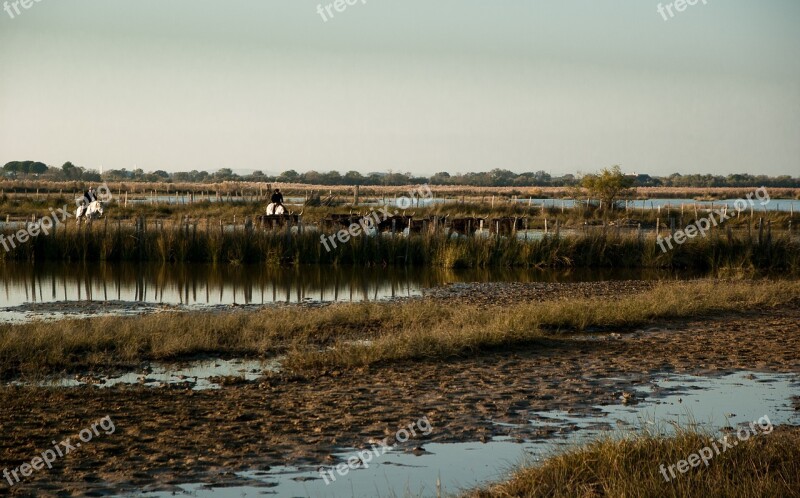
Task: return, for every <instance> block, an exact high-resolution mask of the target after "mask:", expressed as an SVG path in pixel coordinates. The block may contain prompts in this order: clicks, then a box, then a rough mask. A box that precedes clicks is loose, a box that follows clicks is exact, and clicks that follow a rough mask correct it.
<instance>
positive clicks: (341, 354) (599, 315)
mask: <svg viewBox="0 0 800 498" xmlns="http://www.w3.org/2000/svg"><path fill="white" fill-rule="evenodd" d="M798 296H800V282H797V281H766V280H764V281H752V282H751V281H730V282H725V284H724V285H720V284H719V282H715V281H708V280H698V281H689V282H669V283H662V284H659V285H658V286H656V287H655V288H654V289H653V291H652V292H649V293H646V294H638V295H630V296H621V297H615V298H594V299H570V300H562V301H558V300H554V301H543V302H539V303H520V304H517V305H514V306H506V307H503V308H502V310H497V312H495V310H492V309H483V310H482V309H477V308H476V307H475V305H474V304H467V303H460V302H454V303H452V304H449V305H442V303H441V302H435V301H427V300H423V301H411V302H406V303H359V304H344V305H334V306H328V307H323V308H315V309H305V308H297V307H290V308H284V309H263V310H259V311H239V312H231V313H205V312H203V313H200V312H195V313H177V312H176V313H159V314H154V315H146V316H141V317H96V318H92V319H91V320H61V321H57V322H53V323H50V322H35V323H28V324H17V325H10V324H3V325H0V377H5V378H8V377H14V376H19V375H30V376H38V375H45V374H49V373H54V372H59V371H65V370H70V371H78V370H81V369H94V368H109V367H121V366H131V365H136V364H138V363H139V362H142V361H148V360H185V359H190V358H193V357H197V356H198V355H203V354H208V355H215V356H223V357H232V356H239V357H242V356H244V357H265V356H269V355H276V354H286V355H287V358H286V360H285V363H284V366H285V367H286V368H287V369H289V370H290V371H295V372H303V371H322V370H326V369H330V368H354V367H361V366H366V365H372V364H383V363H385V362H399V361H408V360H424V359H430V358H439V359H446V358H453V357H462V356H469V355H473V354H478V353H479V352H481V351H486V350H490V349H492V348H505V347H512V346H517V345H523V344H526V343H531V341H535V340H536V339H540V338H543V337H548V336H559V335H563V334H568V333H579V332H581V331H584V330H586V329H587V328H589V327H592V328H597V327H601V328H609V329H612V330H624V329H626V328H629V327H636V326H642V325H644V324H648V323H653V322H656V321H659V320H661V321H663V320H669V319H675V318H680V317H690V316H703V315H713V314H715V313H721V312H730V311H740V310H746V309H752V308H770V307H778V306H781V305H785V304H787V303H790V302H792V301H795V302H796V300H797V299H798ZM500 311H501V312H500ZM356 340H369V341H371V342H370V343H369V344H364V343H354V342H353V341H356Z"/></svg>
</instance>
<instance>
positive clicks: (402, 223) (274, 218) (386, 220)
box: [257, 212, 528, 235]
mask: <svg viewBox="0 0 800 498" xmlns="http://www.w3.org/2000/svg"><path fill="white" fill-rule="evenodd" d="M366 216H367V215H364V214H360V213H353V212H351V213H344V214H329V215H328V216H327V217H326V218H325V219H323V220H322V221H321V223H320V224H319V229H321V230H323V231H326V232H327V231H337V230H340V229H342V228H344V229H346V228H348V227H350V226H351V225H353V224H357V225H358V224H361V223H363V220H365V219H366ZM257 222H258V224H259V226H261V227H262V228H275V229H278V228H283V227H287V226H288V227H290V228H291V227H302V213H300V214H297V213H289V214H281V215H264V216H259V217H258V218H257ZM527 225H528V219H527V218H522V217H500V218H477V217H468V218H451V217H449V216H437V215H431V216H425V217H420V218H416V217H414V215H413V214H411V215H408V214H395V215H389V216H385V217H383V219H381V218H380V217H379V218H378V220H377V223H375V224H374V226H375V229H376V231H377V232H379V233H392V234H419V233H436V232H440V231H441V232H444V233H449V234H453V233H458V234H462V235H466V234H472V233H475V232H476V231H478V230H481V231H483V230H485V231H488V232H489V233H497V234H501V235H508V234H513V233H515V232H516V231H517V230H526V229H527V228H528V226H527Z"/></svg>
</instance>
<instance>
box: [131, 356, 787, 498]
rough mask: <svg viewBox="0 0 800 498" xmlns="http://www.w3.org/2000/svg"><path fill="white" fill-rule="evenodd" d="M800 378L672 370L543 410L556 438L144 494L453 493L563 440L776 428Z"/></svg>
mask: <svg viewBox="0 0 800 498" xmlns="http://www.w3.org/2000/svg"><path fill="white" fill-rule="evenodd" d="M799 380H800V379H798V378H797V376H796V375H792V374H763V373H755V372H737V373H733V374H729V375H723V376H714V377H696V376H691V375H673V374H665V375H662V376H660V377H657V378H653V379H651V380H650V381H649V382H647V383H646V384H644V385H642V386H640V387H639V388H638V389H637V391H638V395H641V396H643V397H645V399H644V401H643V402H641V403H638V404H636V405H633V406H626V405H624V404H612V405H606V406H600V407H597V410H596V411H595V414H593V415H586V416H580V415H571V414H568V413H564V412H558V411H550V412H540V413H537V414H536V417H535V419H532V420H530V421H529V423H530V424H531V425H533V426H550V427H557V428H559V429H560V430H559V432H558V433H557V434H556V435H555V436H554V437H549V438H542V439H536V440H532V441H525V442H520V441H514V440H511V439H509V438H496V439H494V440H492V441H489V442H487V443H482V442H464V443H450V444H440V443H431V444H425V445H424V451H423V452H413V451H410V450H411V447H413V446H414V445H413V444H410V443H411V442H409V444H408V445H397V446H396V447H395V448H394V449H392V450H391V451H389V452H387V453H386V454H384V455H382V456H380V457H379V458H376V459H375V460H373V461H371V462H370V464H369V465H367V466H366V467H364V466H361V467H358V468H356V469H355V470H353V471H350V472H349V473H347V474H346V475H345V476H339V475H337V479H336V481H329V482H328V483H326V481H325V480H324V479H322V478H321V474H320V472H319V468H317V467H306V468H301V467H273V468H271V469H269V470H266V471H264V470H253V471H251V472H237V473H236V475H237V476H238V477H240V478H241V479H243V480H245V481H248V482H249V483H251V484H245V485H242V486H232V487H214V486H213V484H200V483H198V484H186V485H181V486H179V487H178V488H179V490H173V491H170V492H166V493H146V494H144V495H143V496H148V497H152V498H166V497H168V496H196V497H210V498H211V497H213V498H233V497H242V496H264V495H268V496H286V497H295V496H297V497H300V496H307V497H348V498H349V497H365V498H366V497H376V496H377V497H394V496H414V497H435V496H454V494H453V493H458V492H459V491H463V490H466V489H470V488H472V487H475V486H481V485H486V484H487V483H489V482H493V481H498V480H502V479H504V478H505V477H507V475H508V473H509V472H510V471H512V470H513V469H514V468H515V467H516V466H517V465H520V464H523V463H532V462H535V461H538V460H541V459H543V458H546V457H548V456H549V455H551V454H552V453H553V452H554V451H557V450H558V449H559V448H560V447H563V446H564V445H568V444H576V443H581V442H586V441H588V440H591V439H593V438H596V437H598V436H602V435H615V436H617V437H619V436H622V435H625V434H630V433H641V431H643V430H649V431H651V432H658V433H670V432H673V431H674V428H673V426H672V425H671V424H673V423H675V424H678V425H680V426H681V427H691V426H693V425H694V424H697V427H698V428H699V429H700V430H701V431H702V430H706V431H709V432H712V433H713V432H716V431H717V430H720V429H723V428H726V427H732V428H736V427H740V426H745V425H747V424H748V423H750V422H756V421H758V420H762V422H763V420H764V419H762V417H765V416H766V419H767V420H769V423H770V424H774V425H777V424H797V423H800V414H798V413H797V412H796V411H795V410H794V409H793V408H792V404H791V396H792V395H794V394H796V393H797V392H798V389H800V382H799ZM431 427H432V431H435V430H436V422H435V421H431ZM770 432H771V429H765V430H764V431H763V432H759V435H758V436H757V437H766V438H768V437H775V436H770V435H769V433H770ZM357 455H359V453H358V451H357V449H354V448H342V449H341V451H340V452H337V453H336V456H337V457H339V458H340V459H343V460H347V458H348V457H352V456H357ZM660 463H664V462H650V463H649V464H650V465H653V466H654V468H657V467H658V465H659V464H660ZM667 463H668V462H667ZM643 464H644V465H646V464H648V463H647V462H643ZM328 467H331V466H330V465H329V466H327V467H326V466H324V465H323V466H322V467H321V468H322V469H323V470H328ZM120 496H132V495H120ZM136 496H142V495H139V494H137V495H136Z"/></svg>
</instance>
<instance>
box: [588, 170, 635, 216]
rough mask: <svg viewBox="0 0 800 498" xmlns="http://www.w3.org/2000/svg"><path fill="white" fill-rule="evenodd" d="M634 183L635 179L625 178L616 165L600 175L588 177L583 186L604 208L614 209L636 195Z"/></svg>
mask: <svg viewBox="0 0 800 498" xmlns="http://www.w3.org/2000/svg"><path fill="white" fill-rule="evenodd" d="M633 182H634V178H633V177H630V176H625V175H624V174H623V173H622V170H621V169H620V167H619V166H617V165H615V166H612V167H611V168H604V169H603V170H601V171H600V174H599V175H586V176H585V177H584V178H583V181H582V182H581V184H582V185H583V186H584V187H585V188H587V189H588V190H589V193H590V194H591V195H592V196H594V197H597V198H599V199H600V202H602V203H603V207H605V208H608V209H614V207H615V206H616V204H617V201H619V200H620V199H624V198H627V197H631V196H633V194H635V193H636V189H635V188H633Z"/></svg>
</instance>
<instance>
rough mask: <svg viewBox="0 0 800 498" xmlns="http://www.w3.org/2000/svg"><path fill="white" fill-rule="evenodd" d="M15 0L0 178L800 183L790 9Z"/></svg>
mask: <svg viewBox="0 0 800 498" xmlns="http://www.w3.org/2000/svg"><path fill="white" fill-rule="evenodd" d="M3 1H4V0H0V7H2V6H4V4H3ZM28 1H30V2H31V4H30V8H29V9H24V8H23V7H22V6H20V5H18V8H19V11H20V13H19V14H17V13H16V12H15V10H14V6H13V3H14V2H7V4H8V8H9V10H10V12H11V13H10V14H9V13H8V12H7V11H5V10H4V11H0V164H4V163H5V162H7V161H12V160H35V161H42V162H45V163H47V164H50V165H56V166H60V165H61V164H63V163H64V162H66V161H72V162H73V163H75V164H76V165H79V166H83V167H86V168H92V169H99V168H100V167H101V166H102V167H103V169H105V170H109V169H121V168H127V169H133V168H142V169H144V170H145V171H152V170H156V169H163V170H166V171H189V170H193V169H196V170H207V171H214V170H216V169H219V168H232V169H234V170H261V171H264V172H265V173H277V172H281V171H285V170H288V169H294V170H297V171H301V172H302V171H308V170H311V169H314V170H317V171H329V170H338V171H340V172H342V173H344V172H346V171H349V170H356V171H360V172H362V173H367V172H374V171H379V172H387V171H399V172H411V173H414V174H418V175H430V174H433V173H436V172H439V171H448V172H450V173H466V172H475V171H488V170H490V169H493V168H503V169H509V170H512V171H515V172H523V171H539V170H544V171H546V172H548V173H550V174H552V175H562V174H565V173H573V174H575V173H589V172H594V171H597V170H599V169H601V168H604V167H607V166H610V165H614V164H620V165H621V166H622V168H623V170H624V171H626V172H628V173H633V172H636V173H647V174H651V175H660V176H663V175H669V174H671V173H674V172H679V173H682V174H690V173H712V174H722V175H727V174H732V173H751V174H768V175H792V176H800V57H798V56H797V49H798V47H799V46H800V29H798V28H797V27H798V26H800V2H798V1H797V0H761V1H757V2H756V1H752V0H724V1H723V0H706V3H705V4H704V3H703V0H699V1H698V2H697V4H696V5H694V6H686V8H685V10H683V11H682V12H678V11H677V10H675V8H674V6H672V5H671V4H672V1H674V0H671V1H669V2H662V3H661V5H664V6H666V5H670V6H671V10H672V13H673V14H674V17H670V16H669V11H668V10H667V9H666V8H665V9H663V12H664V14H663V15H662V14H659V12H658V6H659V5H660V4H659V3H658V2H656V1H651V0H603V1H597V0H425V1H423V0H402V1H401V0H357V1H356V2H355V3H354V5H349V6H348V5H347V4H344V5H345V6H346V9H345V10H344V11H342V12H337V11H336V10H335V8H332V9H331V12H332V13H333V14H334V16H333V17H331V16H329V15H328V13H326V12H325V6H327V5H329V4H330V3H333V0H324V1H323V2H322V3H320V1H319V0H225V1H222V0H217V1H208V0H169V1H164V0H135V1H134V0H125V1H123V0H38V1H34V0H25V2H26V3H27V2H28ZM351 1H353V0H351ZM318 6H319V10H321V11H322V14H320V13H319V11H318ZM12 15H13V18H12ZM323 17H325V18H326V19H323ZM665 17H666V19H667V20H665Z"/></svg>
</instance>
